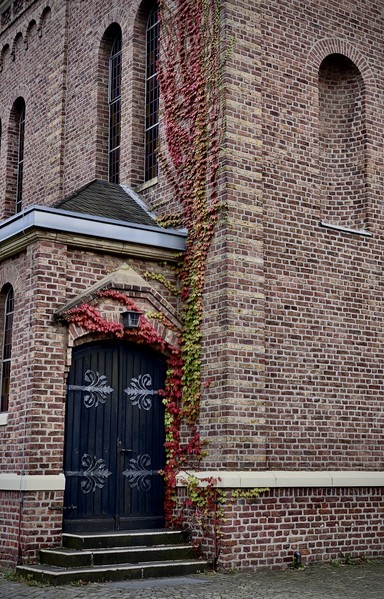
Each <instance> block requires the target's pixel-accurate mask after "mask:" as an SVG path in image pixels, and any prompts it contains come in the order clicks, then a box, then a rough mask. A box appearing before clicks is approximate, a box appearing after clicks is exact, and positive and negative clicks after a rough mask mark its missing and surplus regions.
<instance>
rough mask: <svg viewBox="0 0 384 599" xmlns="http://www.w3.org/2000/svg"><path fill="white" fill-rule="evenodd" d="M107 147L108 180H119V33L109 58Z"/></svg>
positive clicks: (112, 181) (117, 181)
mask: <svg viewBox="0 0 384 599" xmlns="http://www.w3.org/2000/svg"><path fill="white" fill-rule="evenodd" d="M108 104H109V147H108V155H109V158H108V180H109V182H110V183H119V182H120V130H121V35H120V34H119V35H117V36H116V38H115V40H114V42H113V45H112V50H111V56H110V59H109V100H108Z"/></svg>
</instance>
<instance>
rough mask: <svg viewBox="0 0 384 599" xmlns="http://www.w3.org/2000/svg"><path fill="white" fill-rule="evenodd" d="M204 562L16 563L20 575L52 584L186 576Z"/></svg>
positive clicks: (205, 563)
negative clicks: (87, 564) (88, 565)
mask: <svg viewBox="0 0 384 599" xmlns="http://www.w3.org/2000/svg"><path fill="white" fill-rule="evenodd" d="M207 568H208V564H207V562H204V561H200V560H173V561H157V562H141V563H138V564H110V565H108V566H93V567H81V568H80V567H77V568H58V567H55V566H50V565H46V564H40V565H30V566H18V567H17V572H18V573H19V574H21V575H22V576H25V577H28V578H33V579H34V580H37V581H39V582H45V583H49V584H52V585H61V584H68V583H71V582H79V581H83V582H106V581H113V580H126V579H142V578H157V577H161V576H162V577H163V576H185V575H187V574H197V573H200V572H203V571H205V570H207Z"/></svg>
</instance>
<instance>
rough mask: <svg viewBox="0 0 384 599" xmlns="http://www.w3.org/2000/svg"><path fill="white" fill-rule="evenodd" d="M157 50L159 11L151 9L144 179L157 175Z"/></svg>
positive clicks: (148, 30) (148, 22) (147, 41)
mask: <svg viewBox="0 0 384 599" xmlns="http://www.w3.org/2000/svg"><path fill="white" fill-rule="evenodd" d="M158 51H159V11H158V8H157V7H155V8H153V9H152V10H151V12H150V14H149V17H148V21H147V29H146V78H145V83H146V85H145V173H144V179H145V181H149V180H150V179H153V178H154V177H156V176H157V155H156V153H157V143H158V137H159V84H158V80H157V57H158Z"/></svg>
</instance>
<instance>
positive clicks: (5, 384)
mask: <svg viewBox="0 0 384 599" xmlns="http://www.w3.org/2000/svg"><path fill="white" fill-rule="evenodd" d="M13 312H14V296H13V289H12V287H10V288H9V290H8V293H7V296H6V298H5V305H4V334H3V348H2V349H3V351H2V360H1V398H0V412H7V411H8V403H9V401H8V400H9V383H10V375H11V354H12V327H13Z"/></svg>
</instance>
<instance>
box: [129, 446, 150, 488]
mask: <svg viewBox="0 0 384 599" xmlns="http://www.w3.org/2000/svg"><path fill="white" fill-rule="evenodd" d="M150 468H151V456H149V455H148V454H147V453H145V454H144V455H139V456H138V457H137V458H132V459H130V460H129V468H127V470H124V472H123V475H124V476H125V477H126V478H127V479H128V481H129V486H130V487H137V489H138V490H139V491H145V492H146V493H148V491H150V489H151V486H152V481H151V476H152V474H153V471H152V470H151V469H150Z"/></svg>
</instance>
